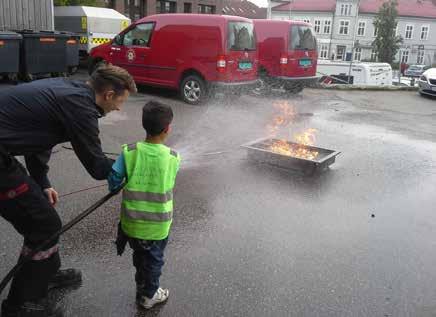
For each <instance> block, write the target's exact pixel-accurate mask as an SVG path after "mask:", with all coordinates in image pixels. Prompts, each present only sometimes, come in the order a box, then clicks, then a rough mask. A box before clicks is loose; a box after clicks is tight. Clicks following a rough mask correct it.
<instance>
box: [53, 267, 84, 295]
mask: <svg viewBox="0 0 436 317" xmlns="http://www.w3.org/2000/svg"><path fill="white" fill-rule="evenodd" d="M81 283H82V272H80V271H79V270H76V269H66V270H59V271H57V272H56V274H55V275H54V276H53V277H52V278H51V280H50V282H49V284H48V289H49V290H50V289H53V288H59V287H67V286H77V285H80V284H81Z"/></svg>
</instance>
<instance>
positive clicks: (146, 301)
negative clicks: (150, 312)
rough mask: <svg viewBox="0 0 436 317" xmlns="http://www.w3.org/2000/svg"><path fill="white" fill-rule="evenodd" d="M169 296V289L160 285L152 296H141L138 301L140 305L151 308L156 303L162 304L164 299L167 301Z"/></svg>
mask: <svg viewBox="0 0 436 317" xmlns="http://www.w3.org/2000/svg"><path fill="white" fill-rule="evenodd" d="M168 296H170V291H169V290H168V289H163V288H161V287H159V288H158V289H157V291H156V293H154V295H153V297H152V298H148V297H146V296H142V297H141V298H139V299H138V300H137V303H138V305H139V306H141V307H143V308H145V309H150V308H152V307H153V306H154V305H156V304H160V303H163V302H164V301H166V300H167V299H168Z"/></svg>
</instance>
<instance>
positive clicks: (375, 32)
mask: <svg viewBox="0 0 436 317" xmlns="http://www.w3.org/2000/svg"><path fill="white" fill-rule="evenodd" d="M377 33H378V28H377V27H376V26H375V25H374V34H373V36H374V37H377Z"/></svg>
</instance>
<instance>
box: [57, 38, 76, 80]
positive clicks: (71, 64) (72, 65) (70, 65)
mask: <svg viewBox="0 0 436 317" xmlns="http://www.w3.org/2000/svg"><path fill="white" fill-rule="evenodd" d="M61 34H65V35H67V36H68V39H67V45H66V50H67V52H66V57H67V69H68V73H69V74H74V73H75V72H76V71H77V68H78V66H79V44H80V35H78V34H76V33H73V32H66V31H61Z"/></svg>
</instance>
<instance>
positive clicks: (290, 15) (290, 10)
mask: <svg viewBox="0 0 436 317" xmlns="http://www.w3.org/2000/svg"><path fill="white" fill-rule="evenodd" d="M291 4H292V0H290V1H289V20H292V9H291Z"/></svg>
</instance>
